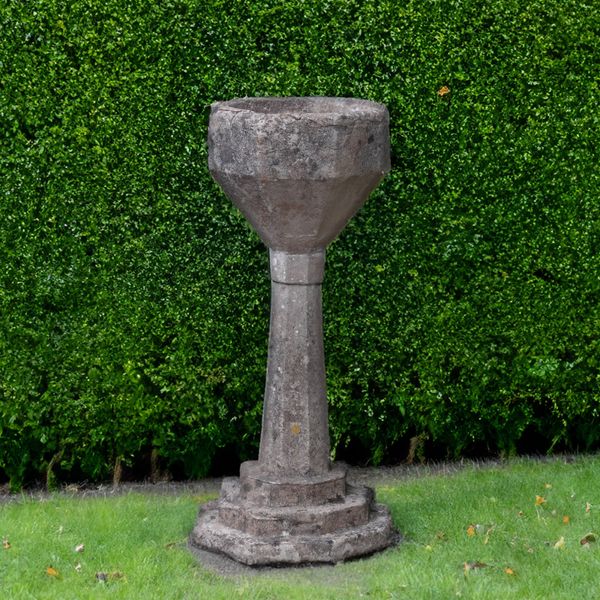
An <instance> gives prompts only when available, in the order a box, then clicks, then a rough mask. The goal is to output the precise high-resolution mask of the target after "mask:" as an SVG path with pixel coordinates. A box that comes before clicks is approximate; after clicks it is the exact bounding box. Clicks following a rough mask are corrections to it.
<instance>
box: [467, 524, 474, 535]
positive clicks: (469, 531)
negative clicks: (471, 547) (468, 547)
mask: <svg viewBox="0 0 600 600" xmlns="http://www.w3.org/2000/svg"><path fill="white" fill-rule="evenodd" d="M467 535H468V536H469V537H473V536H474V535H475V525H469V526H468V527H467Z"/></svg>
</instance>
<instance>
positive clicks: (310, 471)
mask: <svg viewBox="0 0 600 600" xmlns="http://www.w3.org/2000/svg"><path fill="white" fill-rule="evenodd" d="M270 262H271V323H270V331H269V357H268V365H267V380H266V385H265V399H264V409H263V420H262V433H261V441H260V453H259V459H258V460H259V464H260V469H261V471H263V472H265V473H267V472H268V473H271V474H273V475H279V476H286V475H288V476H290V477H293V476H298V475H318V474H322V473H325V472H327V471H328V470H329V427H328V417H327V394H326V383H325V356H324V350H323V314H322V304H321V282H322V280H323V269H324V262H325V253H324V251H319V252H313V253H310V254H288V253H285V252H278V251H273V250H271V252H270Z"/></svg>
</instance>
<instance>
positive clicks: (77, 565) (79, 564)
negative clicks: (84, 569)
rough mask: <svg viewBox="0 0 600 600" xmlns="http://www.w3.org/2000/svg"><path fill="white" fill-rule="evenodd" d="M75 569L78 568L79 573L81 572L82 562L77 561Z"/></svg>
mask: <svg viewBox="0 0 600 600" xmlns="http://www.w3.org/2000/svg"><path fill="white" fill-rule="evenodd" d="M75 570H76V571H77V572H78V573H79V572H81V563H77V564H76V565H75Z"/></svg>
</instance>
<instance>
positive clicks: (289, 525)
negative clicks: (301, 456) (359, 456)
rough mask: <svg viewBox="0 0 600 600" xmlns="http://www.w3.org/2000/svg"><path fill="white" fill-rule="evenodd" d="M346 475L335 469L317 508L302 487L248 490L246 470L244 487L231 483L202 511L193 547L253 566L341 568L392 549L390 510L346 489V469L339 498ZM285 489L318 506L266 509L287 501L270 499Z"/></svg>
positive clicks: (368, 493)
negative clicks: (332, 565) (343, 563)
mask: <svg viewBox="0 0 600 600" xmlns="http://www.w3.org/2000/svg"><path fill="white" fill-rule="evenodd" d="M250 466H251V467H252V465H250ZM342 469H343V467H337V468H335V469H332V474H331V476H330V477H329V478H328V479H329V481H330V482H335V484H334V486H333V488H332V487H331V486H330V485H328V484H327V482H325V481H324V480H323V481H321V480H320V481H318V482H317V483H316V484H315V489H321V490H322V491H323V492H324V495H323V498H324V500H323V501H322V502H318V501H317V502H314V501H315V500H317V498H314V497H313V496H314V494H312V493H311V492H308V493H307V488H306V483H305V484H304V487H303V486H302V485H301V483H300V482H299V481H298V482H295V481H291V482H289V481H288V482H286V483H284V484H279V485H278V484H276V482H274V481H272V482H267V485H266V486H263V485H258V486H256V485H253V483H254V482H251V484H252V485H247V483H248V482H247V481H246V475H247V468H246V469H243V470H242V473H243V474H244V476H243V477H242V478H241V482H240V479H238V478H233V477H231V478H226V479H225V480H224V481H223V486H222V489H221V497H220V498H219V500H218V501H214V502H209V503H208V504H206V505H204V506H203V507H202V508H201V510H200V514H199V516H198V521H197V523H196V526H195V528H194V530H193V531H192V533H191V535H190V542H191V543H192V544H193V545H195V546H197V547H199V548H202V549H205V550H209V551H212V552H218V553H222V554H226V555H228V556H230V557H231V558H233V559H234V560H237V561H238V562H241V563H244V564H247V565H252V566H258V565H268V564H271V565H273V564H282V565H283V564H302V563H337V562H341V561H344V560H347V559H350V558H355V557H359V556H364V555H368V554H372V553H373V552H377V551H378V550H383V549H384V548H387V547H388V546H390V545H391V544H393V543H394V541H395V539H396V535H397V534H396V531H395V530H394V527H393V524H392V520H391V517H390V514H389V511H388V509H387V508H386V507H385V506H383V505H381V504H376V503H375V502H374V493H373V490H371V489H370V488H367V487H362V486H361V487H354V486H350V485H346V483H345V469H343V474H344V476H343V477H342V480H343V489H342V490H341V492H340V488H339V482H340V479H339V474H340V472H342V471H341V470H342ZM281 485H283V486H284V487H283V488H280V486H281ZM257 487H258V489H261V490H263V489H264V488H265V487H266V489H267V490H268V491H269V493H267V495H266V497H265V496H263V495H261V494H256V493H255V492H256V490H257ZM334 488H337V489H335V491H336V493H335V494H334V493H333V491H334ZM282 489H285V490H286V494H287V493H289V492H290V490H296V491H298V493H299V497H300V498H302V499H303V500H306V498H307V496H308V497H312V499H313V503H311V504H304V503H302V504H301V503H300V502H298V501H297V499H294V498H291V497H290V500H289V501H288V503H287V505H282V503H276V504H275V505H274V506H273V505H267V504H266V503H265V500H266V499H267V498H269V499H275V498H277V499H282V498H283V495H282V494H279V493H274V494H272V493H271V492H273V490H279V492H281V491H282ZM257 501H258V502H257Z"/></svg>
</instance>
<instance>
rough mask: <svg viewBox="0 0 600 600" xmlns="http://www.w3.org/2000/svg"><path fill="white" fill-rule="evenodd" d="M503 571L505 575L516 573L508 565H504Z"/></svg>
mask: <svg viewBox="0 0 600 600" xmlns="http://www.w3.org/2000/svg"><path fill="white" fill-rule="evenodd" d="M504 572H505V573H506V574H507V575H512V576H514V575H516V573H515V571H514V569H511V568H510V567H506V568H505V569H504Z"/></svg>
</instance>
